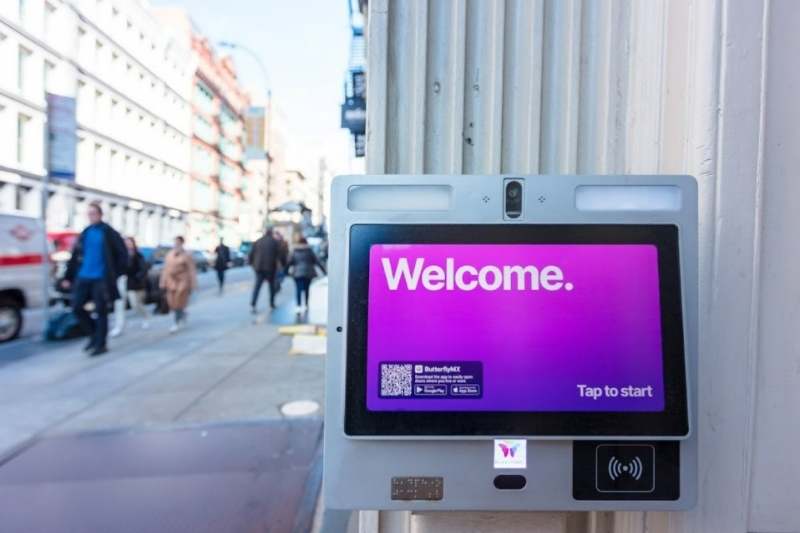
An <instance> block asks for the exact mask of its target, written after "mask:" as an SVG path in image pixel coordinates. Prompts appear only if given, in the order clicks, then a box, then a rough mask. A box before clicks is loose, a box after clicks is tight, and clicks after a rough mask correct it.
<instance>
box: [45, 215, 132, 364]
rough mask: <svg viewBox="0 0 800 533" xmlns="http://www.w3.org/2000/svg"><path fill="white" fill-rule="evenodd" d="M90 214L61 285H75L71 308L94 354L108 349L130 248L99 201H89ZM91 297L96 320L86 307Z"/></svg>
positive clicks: (87, 348)
mask: <svg viewBox="0 0 800 533" xmlns="http://www.w3.org/2000/svg"><path fill="white" fill-rule="evenodd" d="M88 214H89V226H88V227H87V228H86V229H84V230H83V232H82V233H81V235H80V237H79V238H78V240H77V241H76V242H75V246H74V247H73V249H72V257H70V259H69V263H67V272H66V274H65V275H64V280H63V281H62V282H61V286H62V287H63V288H64V289H70V288H71V289H72V311H73V312H74V313H75V316H76V317H77V319H78V321H79V322H80V324H81V327H82V328H83V330H84V331H86V332H87V333H88V334H89V335H90V338H89V342H88V343H87V344H86V346H85V347H84V350H85V351H87V352H89V355H90V356H91V357H95V356H98V355H102V354H104V353H106V352H107V351H108V348H107V345H106V338H107V336H108V307H109V304H111V303H112V302H113V301H114V300H116V299H118V298H120V294H119V291H118V290H117V278H118V277H119V276H121V275H122V274H124V273H125V270H126V269H127V267H128V251H127V250H126V248H125V243H124V242H123V241H122V237H121V236H120V234H119V233H117V231H116V230H115V229H114V228H112V227H111V226H109V225H108V224H106V223H105V222H103V209H102V208H101V207H100V204H97V203H91V204H89V209H88ZM90 300H91V301H92V302H94V307H95V312H96V313H97V319H96V320H92V317H91V316H90V315H89V313H88V312H87V311H86V309H85V306H86V304H87V303H88V302H89V301H90Z"/></svg>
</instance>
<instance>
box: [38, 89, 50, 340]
mask: <svg viewBox="0 0 800 533" xmlns="http://www.w3.org/2000/svg"><path fill="white" fill-rule="evenodd" d="M47 106H48V109H49V106H50V104H49V102H48V103H47ZM47 117H48V114H47V111H46V112H45V118H44V122H43V127H42V129H43V130H44V135H43V137H44V145H43V146H42V155H43V158H44V176H43V177H42V201H41V204H42V205H41V215H40V218H41V220H42V231H43V232H44V239H43V245H42V248H43V249H42V296H43V299H44V312H43V314H42V318H43V320H44V327H43V328H42V335H44V334H45V332H46V331H47V322H48V320H49V319H50V245H49V243H48V241H47V203H48V200H49V196H50V131H49V130H50V122H49V120H48V118H47Z"/></svg>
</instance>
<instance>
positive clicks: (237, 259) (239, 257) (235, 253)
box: [231, 250, 247, 267]
mask: <svg viewBox="0 0 800 533" xmlns="http://www.w3.org/2000/svg"><path fill="white" fill-rule="evenodd" d="M245 263H247V256H246V255H245V254H243V253H242V252H240V251H239V250H231V266H232V267H240V266H244V265H245Z"/></svg>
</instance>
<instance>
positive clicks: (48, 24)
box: [43, 2, 56, 38]
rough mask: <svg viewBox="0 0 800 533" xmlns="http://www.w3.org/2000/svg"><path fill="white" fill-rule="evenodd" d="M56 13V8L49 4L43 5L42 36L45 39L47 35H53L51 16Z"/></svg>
mask: <svg viewBox="0 0 800 533" xmlns="http://www.w3.org/2000/svg"><path fill="white" fill-rule="evenodd" d="M55 13H56V7H55V6H54V5H53V4H51V3H50V2H45V3H44V26H43V28H44V35H45V38H47V36H48V35H52V34H53V28H52V25H53V15H55Z"/></svg>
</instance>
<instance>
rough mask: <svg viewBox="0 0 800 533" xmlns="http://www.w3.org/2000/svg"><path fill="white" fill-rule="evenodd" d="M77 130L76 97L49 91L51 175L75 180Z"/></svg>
mask: <svg viewBox="0 0 800 533" xmlns="http://www.w3.org/2000/svg"><path fill="white" fill-rule="evenodd" d="M76 131H77V120H76V118H75V98H72V97H70V96H61V95H58V94H51V93H47V142H48V149H47V171H48V174H49V175H50V177H52V178H59V179H62V180H67V181H75V157H76V156H75V153H76V146H77V140H78V138H77V134H76Z"/></svg>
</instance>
